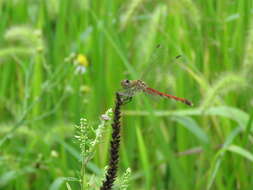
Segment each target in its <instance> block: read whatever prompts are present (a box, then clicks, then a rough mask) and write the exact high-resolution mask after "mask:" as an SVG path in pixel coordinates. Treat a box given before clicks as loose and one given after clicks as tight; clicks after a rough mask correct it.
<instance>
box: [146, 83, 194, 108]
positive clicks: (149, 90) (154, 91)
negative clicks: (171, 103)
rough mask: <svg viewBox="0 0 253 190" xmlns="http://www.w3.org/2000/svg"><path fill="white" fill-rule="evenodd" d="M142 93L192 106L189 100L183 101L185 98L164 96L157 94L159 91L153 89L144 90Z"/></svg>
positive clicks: (161, 93) (160, 93)
mask: <svg viewBox="0 0 253 190" xmlns="http://www.w3.org/2000/svg"><path fill="white" fill-rule="evenodd" d="M144 91H145V92H147V93H149V94H155V95H159V96H162V97H165V98H169V99H174V100H176V101H180V102H182V103H184V104H186V105H188V106H192V103H191V102H190V101H189V100H187V99H185V98H179V97H176V96H173V95H170V94H165V93H163V92H159V91H157V90H155V89H153V88H149V87H148V88H146V89H145V90H144Z"/></svg>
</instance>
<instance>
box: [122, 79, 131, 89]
mask: <svg viewBox="0 0 253 190" xmlns="http://www.w3.org/2000/svg"><path fill="white" fill-rule="evenodd" d="M129 85H130V80H128V79H125V80H123V81H122V82H121V86H122V87H124V88H128V87H129Z"/></svg>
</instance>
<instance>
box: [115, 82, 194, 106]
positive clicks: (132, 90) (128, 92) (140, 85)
mask: <svg viewBox="0 0 253 190" xmlns="http://www.w3.org/2000/svg"><path fill="white" fill-rule="evenodd" d="M121 86H122V88H123V89H124V91H123V92H121V93H120V95H121V96H122V97H123V101H125V102H128V101H131V99H132V97H133V96H135V95H136V94H137V93H138V92H144V93H147V94H151V95H158V96H161V97H163V98H169V99H173V100H176V101H180V102H182V103H184V104H186V105H188V106H193V103H192V102H190V101H189V100H187V99H185V98H179V97H176V96H173V95H170V94H166V93H163V92H160V91H158V90H155V89H153V88H150V87H149V86H148V85H147V84H146V83H145V82H143V81H141V80H128V79H125V80H123V81H121Z"/></svg>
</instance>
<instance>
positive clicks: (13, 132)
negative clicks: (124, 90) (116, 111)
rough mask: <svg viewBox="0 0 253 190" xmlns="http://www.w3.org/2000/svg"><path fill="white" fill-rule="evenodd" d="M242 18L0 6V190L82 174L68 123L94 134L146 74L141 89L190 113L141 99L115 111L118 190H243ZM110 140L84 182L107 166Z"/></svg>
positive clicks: (243, 8)
mask: <svg viewBox="0 0 253 190" xmlns="http://www.w3.org/2000/svg"><path fill="white" fill-rule="evenodd" d="M252 18H253V5H252V1H250V0H244V1H214V0H213V1H203V0H201V1H192V0H179V1H161V0H158V1H141V0H132V1H110V0H107V1H105V0H101V1H88V0H84V1H67V0H61V1H59V0H45V1H42V0H41V1H31V0H30V1H29V0H20V1H15V0H10V1H4V0H3V1H0V121H1V122H0V125H1V127H0V189H6V190H9V189H50V188H51V189H52V190H54V189H67V188H66V185H65V183H66V181H65V179H68V178H64V177H79V176H78V175H79V173H78V171H79V170H80V167H81V163H80V160H79V159H80V155H79V154H80V151H79V149H78V144H76V143H74V142H73V137H74V134H75V133H74V127H73V126H74V124H77V123H78V122H79V119H80V118H81V117H85V118H87V119H88V121H90V122H91V123H93V122H94V125H97V124H96V123H97V120H98V119H97V118H98V117H99V116H100V115H101V114H102V113H104V112H105V111H106V110H108V109H109V108H111V107H113V104H114V99H115V92H116V91H117V90H119V89H120V81H121V80H122V79H124V78H130V79H137V78H139V77H141V76H142V72H143V71H147V70H148V68H149V69H150V70H149V71H148V72H146V73H144V75H145V76H146V78H147V80H146V81H147V83H148V84H149V85H150V86H151V87H155V88H157V89H159V90H161V91H164V92H166V91H168V92H170V93H171V94H174V95H177V96H180V97H186V98H187V99H189V100H192V101H193V102H194V107H192V108H189V107H187V106H185V105H183V104H181V103H176V102H173V101H168V100H162V99H158V100H153V99H152V98H147V97H146V96H144V95H139V96H138V97H135V98H134V99H133V101H132V102H131V103H129V104H127V105H126V106H124V115H123V122H122V124H123V131H122V144H121V150H120V155H121V157H120V167H119V174H120V175H122V174H123V172H125V170H126V169H127V168H129V167H130V168H131V170H132V175H131V176H132V178H131V181H130V187H129V189H143V190H144V189H145V190H149V189H150V190H151V189H159V190H160V189H161V190H169V189H176V190H188V189H195V190H203V189H206V190H217V189H218V190H234V189H238V190H239V189H243V190H244V189H253V178H252V169H253V166H252V162H253V150H252V148H251V147H252V117H253V112H252V111H251V110H252V105H253V102H252V101H253V96H252V94H253V89H252V82H253V76H252V73H253V59H252V58H253V56H252V51H253V20H252ZM157 44H161V46H162V48H159V49H158V50H157V48H156V46H157ZM72 52H75V53H77V54H83V55H86V56H87V57H88V59H89V62H90V64H89V66H88V67H87V72H86V73H84V74H82V75H76V74H75V69H76V68H75V66H74V65H73V64H72V63H73V62H74V61H73V59H71V58H70V55H71V53H72ZM177 55H182V59H181V60H180V61H171V60H173V58H174V57H176V56H177ZM68 58H69V60H68V61H66V59H68ZM110 132H111V129H110V127H109V126H108V130H107V132H106V134H105V135H104V138H103V140H102V143H101V144H100V145H99V147H98V149H97V151H96V154H95V156H94V158H93V159H92V161H91V162H90V163H89V164H88V166H87V171H88V172H89V173H90V174H96V175H97V176H100V175H101V173H102V172H103V168H104V167H105V165H107V161H108V149H109V141H110ZM220 144H224V147H223V148H215V147H217V146H219V145H220ZM196 147H200V148H201V152H200V153H192V154H190V155H189V154H187V155H181V156H179V155H178V152H183V151H186V150H189V149H192V148H196ZM199 150H200V149H199ZM68 183H69V185H70V186H71V187H72V189H79V184H78V183H77V182H71V181H70V182H68Z"/></svg>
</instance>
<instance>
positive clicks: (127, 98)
mask: <svg viewBox="0 0 253 190" xmlns="http://www.w3.org/2000/svg"><path fill="white" fill-rule="evenodd" d="M132 99H133V97H131V96H129V97H125V98H123V104H124V105H125V104H127V103H129V102H131V101H132Z"/></svg>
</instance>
